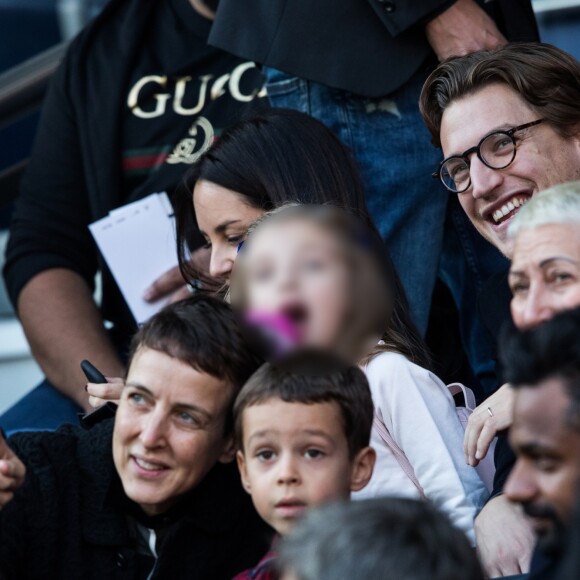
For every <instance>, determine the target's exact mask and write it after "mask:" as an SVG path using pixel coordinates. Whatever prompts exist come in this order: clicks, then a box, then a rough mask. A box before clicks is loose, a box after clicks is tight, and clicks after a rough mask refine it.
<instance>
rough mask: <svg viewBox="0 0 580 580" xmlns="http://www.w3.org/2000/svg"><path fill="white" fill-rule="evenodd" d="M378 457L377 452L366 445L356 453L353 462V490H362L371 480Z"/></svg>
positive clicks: (351, 488)
mask: <svg viewBox="0 0 580 580" xmlns="http://www.w3.org/2000/svg"><path fill="white" fill-rule="evenodd" d="M376 459H377V454H376V452H375V450H374V449H373V448H372V447H365V448H364V449H361V450H360V451H359V452H358V453H357V454H356V456H355V458H354V460H353V463H352V477H351V480H350V490H351V491H360V490H361V489H363V488H364V487H365V486H366V484H367V483H368V482H369V481H370V479H371V476H372V475H373V469H374V467H375V461H376Z"/></svg>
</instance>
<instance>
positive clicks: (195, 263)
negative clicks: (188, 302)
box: [143, 248, 211, 304]
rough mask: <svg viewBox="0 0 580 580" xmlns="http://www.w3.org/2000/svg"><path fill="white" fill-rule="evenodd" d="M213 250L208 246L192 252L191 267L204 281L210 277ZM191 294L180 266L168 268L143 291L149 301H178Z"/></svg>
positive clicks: (144, 296) (168, 302)
mask: <svg viewBox="0 0 580 580" xmlns="http://www.w3.org/2000/svg"><path fill="white" fill-rule="evenodd" d="M210 257H211V251H210V250H209V249H207V248H199V249H198V250H196V251H195V252H193V254H191V267H192V268H193V269H194V270H195V271H196V272H198V278H200V279H203V280H204V281H205V280H207V279H209V274H208V272H209V260H210ZM189 295H190V291H189V289H188V287H187V285H186V283H185V280H184V279H183V276H182V275H181V271H180V270H179V267H178V266H175V267H173V268H171V269H170V270H167V272H165V273H164V274H162V275H161V276H159V278H157V280H155V281H154V282H153V283H152V284H151V286H149V287H148V288H147V289H146V290H145V292H144V293H143V298H144V299H145V300H147V302H156V301H157V300H161V299H162V298H165V300H166V303H167V304H170V303H171V302H177V301H178V300H183V299H184V298H187V297H188V296H189Z"/></svg>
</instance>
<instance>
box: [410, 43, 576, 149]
mask: <svg viewBox="0 0 580 580" xmlns="http://www.w3.org/2000/svg"><path fill="white" fill-rule="evenodd" d="M494 83H499V84H503V85H506V86H508V87H509V88H510V89H512V90H514V91H515V92H516V93H518V94H519V95H520V96H521V97H522V98H523V99H524V100H525V101H526V103H527V104H528V106H529V107H530V108H531V109H532V110H533V111H534V112H535V113H536V114H537V115H538V118H540V117H541V118H543V119H545V120H546V122H547V123H549V124H550V125H551V126H552V127H553V128H554V129H555V130H556V131H557V132H558V133H559V134H560V135H563V136H565V137H571V136H575V135H577V134H578V131H579V130H580V108H579V107H578V102H579V101H580V64H579V63H578V61H577V60H576V59H575V58H574V57H573V56H571V55H570V54H568V53H567V52H564V51H563V50H561V49H559V48H556V47H555V46H552V45H550V44H541V43H539V42H533V43H532V42H520V43H513V44H507V45H505V46H503V47H501V48H498V49H496V50H489V51H479V52H474V53H472V54H469V55H467V56H460V57H453V58H450V59H448V60H446V61H444V62H442V63H441V64H440V65H439V66H438V67H437V68H436V69H435V70H434V71H433V72H432V73H431V74H430V75H429V77H428V78H427V80H426V81H425V84H424V85H423V90H422V91H421V97H420V99H419V108H420V110H421V115H423V120H424V121H425V124H426V125H427V128H428V129H429V131H430V133H431V137H432V142H433V144H434V145H435V146H437V147H440V146H441V137H440V131H441V118H442V117H443V112H444V111H445V109H446V108H447V107H449V105H451V103H453V102H454V101H457V100H459V99H461V98H462V97H464V96H467V95H469V94H472V93H473V92H475V91H477V90H479V89H482V88H483V87H486V86H488V85H491V84H494Z"/></svg>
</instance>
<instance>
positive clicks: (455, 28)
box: [425, 0, 507, 61]
mask: <svg viewBox="0 0 580 580" xmlns="http://www.w3.org/2000/svg"><path fill="white" fill-rule="evenodd" d="M425 33H426V34H427V40H428V41H429V44H430V45H431V47H432V48H433V50H434V51H435V54H436V55H437V58H438V59H439V60H440V61H441V60H445V59H446V58H449V57H450V56H463V55H465V54H470V53H472V52H475V51H477V50H490V49H492V48H498V47H499V46H502V45H504V44H506V43H507V40H506V39H505V38H504V36H503V35H502V33H501V32H500V31H499V30H498V28H497V26H496V25H495V22H494V21H493V20H492V19H491V18H490V17H489V16H488V15H487V14H486V12H485V11H484V10H482V9H481V8H480V7H479V6H478V5H477V4H476V3H475V2H474V0H457V2H456V3H455V4H453V5H452V6H451V7H450V8H448V9H447V10H445V12H442V13H441V14H440V15H439V16H436V17H435V18H433V20H431V21H430V22H429V23H428V24H427V26H426V27H425Z"/></svg>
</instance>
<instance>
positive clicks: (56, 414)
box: [0, 379, 83, 436]
mask: <svg viewBox="0 0 580 580" xmlns="http://www.w3.org/2000/svg"><path fill="white" fill-rule="evenodd" d="M82 412H83V409H82V408H81V407H79V405H77V404H76V403H75V402H74V401H73V400H72V399H69V398H68V397H67V396H65V395H63V394H62V393H61V392H59V391H57V390H56V389H55V388H54V387H53V386H52V384H51V383H49V382H48V380H46V379H45V380H44V381H42V383H40V385H38V386H37V387H36V388H35V389H33V390H32V391H30V393H28V394H27V395H25V396H24V397H22V399H20V400H19V401H18V402H17V403H15V404H14V405H13V406H12V407H10V409H8V410H7V411H6V412H5V413H4V414H3V415H2V416H1V417H0V427H2V428H3V429H4V431H5V432H6V435H8V436H9V435H11V434H12V433H15V432H17V431H51V430H53V429H56V428H57V427H59V426H60V425H62V424H63V423H73V424H75V425H76V424H78V421H79V419H78V414H79V413H82Z"/></svg>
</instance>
